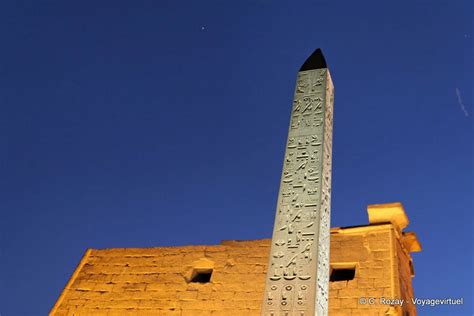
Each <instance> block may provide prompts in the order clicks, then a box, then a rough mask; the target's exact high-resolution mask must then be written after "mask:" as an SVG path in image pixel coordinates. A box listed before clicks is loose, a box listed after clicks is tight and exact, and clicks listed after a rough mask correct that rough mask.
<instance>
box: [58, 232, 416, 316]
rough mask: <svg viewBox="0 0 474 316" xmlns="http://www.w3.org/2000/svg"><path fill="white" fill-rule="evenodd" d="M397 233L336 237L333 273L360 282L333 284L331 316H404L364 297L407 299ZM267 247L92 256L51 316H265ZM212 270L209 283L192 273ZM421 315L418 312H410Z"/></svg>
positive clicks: (405, 261) (407, 270)
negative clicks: (349, 274) (345, 270)
mask: <svg viewBox="0 0 474 316" xmlns="http://www.w3.org/2000/svg"><path fill="white" fill-rule="evenodd" d="M400 235H401V234H400V233H399V232H398V230H397V228H396V227H395V226H394V225H392V224H390V223H387V224H377V225H370V226H360V227H352V228H333V229H332V230H331V252H330V254H331V258H330V261H331V267H332V268H337V267H340V266H344V265H347V264H355V267H356V269H355V277H354V279H352V280H349V281H337V282H330V287H329V288H330V293H329V315H344V316H346V315H386V313H387V312H389V313H392V315H402V312H403V310H402V309H400V308H394V307H390V306H386V305H379V304H375V305H361V304H359V298H360V297H367V298H369V297H375V298H378V297H380V296H384V297H396V298H405V299H409V298H410V297H412V296H413V289H412V286H411V277H412V265H411V257H410V254H409V252H408V251H407V250H406V249H405V247H404V246H403V243H402V242H401V240H400ZM269 247H270V240H269V239H262V240H253V241H225V242H222V244H221V245H215V246H185V247H162V248H130V249H103V250H94V249H92V250H88V251H87V252H86V254H85V256H84V258H83V260H82V261H81V263H80V264H79V266H78V268H77V270H76V272H75V273H74V274H73V276H72V277H71V280H70V281H69V283H68V284H67V286H66V288H65V289H64V291H63V293H62V295H61V296H60V298H59V299H58V301H57V303H56V305H55V306H54V308H53V310H52V311H51V315H55V316H62V315H97V316H98V315H101V316H112V315H120V316H123V315H125V316H127V315H134V316H137V315H144V316H145V315H180V316H187V315H212V316H217V315H226V316H232V315H236V316H237V315H238V316H242V315H255V316H257V315H259V314H260V309H261V304H262V301H263V296H264V295H263V292H264V285H265V273H266V267H267V264H268V253H269ZM208 268H209V269H212V271H213V272H212V276H211V280H210V282H208V283H194V282H190V280H191V278H192V275H193V271H195V270H203V269H208ZM404 310H406V311H408V312H409V313H410V314H409V315H415V314H416V311H415V308H414V306H409V307H404Z"/></svg>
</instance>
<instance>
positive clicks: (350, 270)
mask: <svg viewBox="0 0 474 316" xmlns="http://www.w3.org/2000/svg"><path fill="white" fill-rule="evenodd" d="M355 270H356V264H355V263H353V262H350V263H336V264H332V265H331V275H330V277H329V281H330V282H337V281H350V280H353V279H354V277H355Z"/></svg>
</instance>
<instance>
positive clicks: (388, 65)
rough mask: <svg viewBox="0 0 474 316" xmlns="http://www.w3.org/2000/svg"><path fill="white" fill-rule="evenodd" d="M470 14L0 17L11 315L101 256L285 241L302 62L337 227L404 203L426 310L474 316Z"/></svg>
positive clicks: (227, 5) (266, 7)
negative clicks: (284, 172) (324, 84)
mask: <svg viewBox="0 0 474 316" xmlns="http://www.w3.org/2000/svg"><path fill="white" fill-rule="evenodd" d="M472 9H473V8H472V4H471V3H470V2H469V1H447V0H446V1H439V0H438V1H434V0H433V1H428V0H426V1H417V0H415V1H408V0H407V1H372V2H365V1H345V2H339V1H332V0H328V1H294V2H290V1H284V2H277V1H271V0H254V1H245V0H239V1H187V2H185V1H117V0H116V1H75V2H73V1H9V0H3V1H1V3H0V40H1V46H0V214H1V217H0V315H1V316H30V315H31V316H37V315H46V314H47V313H48V312H49V310H50V308H51V307H52V306H53V304H54V302H55V301H56V299H57V298H58V296H59V294H60V292H61V290H62V289H63V287H64V286H65V284H66V282H67V280H68V279H69V277H70V276H71V274H72V273H73V271H74V269H75V267H76V265H77V264H78V263H79V260H80V258H81V257H82V255H83V254H84V252H85V250H86V249H87V248H111V247H154V246H170V245H188V244H217V243H219V242H220V241H221V240H226V239H240V240H242V239H244V240H245V239H259V238H269V237H271V232H272V228H273V219H274V215H275V206H276V199H277V194H278V185H279V178H280V174H281V169H282V163H283V153H284V146H285V142H286V137H287V131H288V126H289V119H290V110H291V104H292V99H293V93H294V89H295V79H296V74H297V71H298V69H299V67H300V66H301V64H302V63H303V62H304V60H305V59H306V58H307V57H308V56H309V55H310V54H311V53H312V52H313V51H314V49H316V48H318V47H321V48H322V50H323V52H324V54H325V57H326V60H327V62H328V65H329V68H330V71H331V74H332V78H333V80H334V85H335V117H334V147H333V190H332V192H333V194H332V219H331V222H332V223H331V226H333V227H334V226H352V225H365V224H367V223H368V218H367V213H366V207H367V204H372V203H386V202H395V201H400V202H402V203H403V204H404V206H405V209H406V211H407V214H408V217H409V219H410V221H411V222H410V225H409V226H408V227H407V229H406V230H408V231H414V232H416V233H417V235H418V238H419V240H420V242H421V244H422V247H423V251H422V252H420V253H414V254H413V258H414V267H415V278H414V279H413V282H414V289H415V296H417V297H420V298H461V297H462V298H464V305H463V306H451V307H425V308H421V307H418V311H419V314H420V315H471V314H472V302H473V294H472V280H473V273H472V267H473V262H472V253H473V249H472V238H473V236H472V228H473V215H472V212H473V182H472V179H473V176H474V174H473V117H474V109H473V106H472V104H473V96H472V83H473V82H472V69H473V67H472V66H473V63H472V56H473V50H472V47H473V41H472V37H473V32H472V22H471V21H472V18H473V16H472Z"/></svg>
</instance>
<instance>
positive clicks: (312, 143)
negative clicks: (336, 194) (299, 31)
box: [262, 49, 334, 316]
mask: <svg viewBox="0 0 474 316" xmlns="http://www.w3.org/2000/svg"><path fill="white" fill-rule="evenodd" d="M333 91H334V88H333V85H332V81H331V76H330V74H329V71H328V69H327V66H326V62H325V60H324V57H323V55H322V53H321V51H320V50H319V49H318V50H316V51H315V52H314V53H313V54H312V55H311V56H310V57H309V58H308V60H306V62H305V63H304V64H303V66H302V67H301V69H300V72H299V73H298V79H297V84H296V91H295V97H294V102H293V108H292V112H291V122H290V128H289V132H288V141H287V145H286V150H285V157H284V162H283V173H282V176H281V182H280V191H279V195H278V202H277V210H276V217H275V225H274V229H273V237H272V245H271V251H270V259H269V265H268V271H267V277H266V285H265V293H264V299H263V305H262V315H263V316H314V315H317V316H323V315H327V314H328V285H329V229H330V203H331V161H332V125H333V124H332V119H333Z"/></svg>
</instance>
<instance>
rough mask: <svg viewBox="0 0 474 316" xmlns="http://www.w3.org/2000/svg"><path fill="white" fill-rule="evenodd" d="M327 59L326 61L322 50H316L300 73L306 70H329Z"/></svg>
mask: <svg viewBox="0 0 474 316" xmlns="http://www.w3.org/2000/svg"><path fill="white" fill-rule="evenodd" d="M327 67H328V66H327V64H326V59H324V56H323V52H322V51H321V49H320V48H318V49H316V50H315V51H314V52H313V53H312V54H311V56H309V57H308V59H306V61H305V62H304V64H303V66H301V68H300V71H305V70H314V69H321V68H327Z"/></svg>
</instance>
